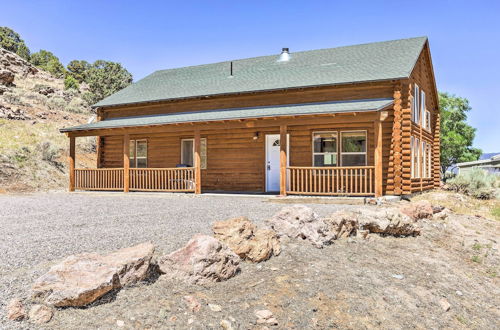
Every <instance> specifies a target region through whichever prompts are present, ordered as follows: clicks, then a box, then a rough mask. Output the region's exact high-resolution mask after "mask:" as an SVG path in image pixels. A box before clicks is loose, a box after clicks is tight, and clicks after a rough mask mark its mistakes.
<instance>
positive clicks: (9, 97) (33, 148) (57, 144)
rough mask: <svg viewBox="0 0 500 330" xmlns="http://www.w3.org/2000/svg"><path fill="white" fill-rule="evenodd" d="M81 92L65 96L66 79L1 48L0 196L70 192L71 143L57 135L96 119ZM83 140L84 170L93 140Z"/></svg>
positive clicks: (79, 148)
mask: <svg viewBox="0 0 500 330" xmlns="http://www.w3.org/2000/svg"><path fill="white" fill-rule="evenodd" d="M83 89H84V87H83V88H82V90H79V91H76V90H70V91H65V90H64V81H63V79H57V78H55V77H53V76H51V75H50V74H49V73H47V72H44V71H42V70H40V69H38V68H36V67H34V66H32V65H31V64H30V63H28V62H27V61H25V60H24V59H22V58H21V57H19V56H18V55H16V54H14V53H11V52H9V51H6V50H5V49H2V48H0V193H1V192H13V191H33V190H47V189H62V188H63V187H66V184H67V175H66V161H65V157H64V156H65V155H66V150H67V144H68V143H67V138H65V137H64V135H62V134H60V133H59V131H58V130H59V128H61V127H65V126H71V125H76V124H81V123H85V122H86V121H87V120H89V118H90V117H91V116H92V113H91V111H90V108H89V107H88V105H87V104H86V103H85V102H84V101H83V99H82V98H81V92H82V91H83ZM81 140H82V141H80V144H79V145H78V152H79V153H80V154H82V153H83V154H87V155H84V156H83V157H80V161H81V164H80V165H81V166H85V165H91V164H93V159H94V157H95V156H93V155H92V151H93V149H94V148H95V146H94V142H93V141H94V139H90V138H89V139H81ZM94 164H95V163H94Z"/></svg>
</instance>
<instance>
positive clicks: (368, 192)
mask: <svg viewBox="0 0 500 330" xmlns="http://www.w3.org/2000/svg"><path fill="white" fill-rule="evenodd" d="M374 171H375V166H360V167H297V166H291V167H287V178H288V182H287V194H291V195H294V194H295V195H332V196H334V195H336V196H341V195H345V196H347V195H349V196H356V195H357V196H372V195H375V177H374V174H375V173H374Z"/></svg>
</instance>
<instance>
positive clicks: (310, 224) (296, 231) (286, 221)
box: [267, 205, 335, 248]
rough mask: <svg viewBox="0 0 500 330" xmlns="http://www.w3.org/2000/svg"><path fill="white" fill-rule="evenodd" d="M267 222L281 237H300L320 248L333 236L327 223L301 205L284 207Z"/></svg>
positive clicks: (330, 240) (329, 241) (328, 242)
mask: <svg viewBox="0 0 500 330" xmlns="http://www.w3.org/2000/svg"><path fill="white" fill-rule="evenodd" d="M267 224H268V225H269V226H270V227H271V228H272V229H273V230H274V231H276V233H277V234H278V235H279V236H280V237H282V236H285V237H290V238H301V239H305V240H308V241H310V242H311V243H312V244H313V245H314V246H316V247H318V248H321V247H323V246H325V245H328V244H330V243H331V242H332V240H333V239H334V238H335V236H334V235H332V232H331V231H330V228H329V226H328V224H327V223H326V222H325V221H324V220H323V219H320V218H319V216H318V215H317V214H316V213H314V212H313V210H312V209H311V208H309V207H307V206H303V205H293V206H289V207H284V208H283V209H281V211H279V212H278V213H276V214H275V215H274V216H273V217H272V218H271V219H269V220H267Z"/></svg>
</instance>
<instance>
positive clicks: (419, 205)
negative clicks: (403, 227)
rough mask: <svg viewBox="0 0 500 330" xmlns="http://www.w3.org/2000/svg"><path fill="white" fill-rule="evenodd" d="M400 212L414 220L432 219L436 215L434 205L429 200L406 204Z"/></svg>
mask: <svg viewBox="0 0 500 330" xmlns="http://www.w3.org/2000/svg"><path fill="white" fill-rule="evenodd" d="M399 210H400V211H401V213H403V214H406V215H407V216H409V217H410V218H412V219H413V220H420V219H432V215H433V214H434V211H433V208H432V204H431V203H430V202H429V201H427V200H421V201H418V202H411V203H407V204H404V205H402V206H401V207H400V208H399Z"/></svg>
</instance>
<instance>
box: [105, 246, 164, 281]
mask: <svg viewBox="0 0 500 330" xmlns="http://www.w3.org/2000/svg"><path fill="white" fill-rule="evenodd" d="M154 251H155V247H154V245H153V244H152V243H142V244H139V245H136V246H132V247H128V248H124V249H120V250H117V251H115V252H113V253H110V254H108V255H105V256H104V261H105V262H106V263H107V264H108V265H110V266H112V267H115V268H116V270H117V274H118V278H119V280H120V285H121V286H129V285H132V284H135V283H137V282H139V281H142V280H144V279H146V277H147V275H148V270H149V266H150V262H151V258H152V257H153V253H154Z"/></svg>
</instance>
